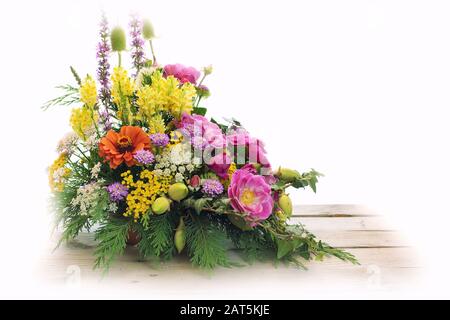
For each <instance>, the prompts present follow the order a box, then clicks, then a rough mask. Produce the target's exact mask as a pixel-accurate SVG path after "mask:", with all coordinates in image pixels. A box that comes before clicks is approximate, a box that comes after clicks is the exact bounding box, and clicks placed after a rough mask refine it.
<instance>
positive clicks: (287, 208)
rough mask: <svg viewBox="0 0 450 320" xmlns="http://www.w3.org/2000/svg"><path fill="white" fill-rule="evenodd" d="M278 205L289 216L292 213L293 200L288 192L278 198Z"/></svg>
mask: <svg viewBox="0 0 450 320" xmlns="http://www.w3.org/2000/svg"><path fill="white" fill-rule="evenodd" d="M278 205H279V206H280V209H281V210H283V213H284V214H285V215H286V216H287V217H290V216H291V215H292V200H291V198H289V196H288V195H287V194H283V195H281V197H280V198H279V199H278Z"/></svg>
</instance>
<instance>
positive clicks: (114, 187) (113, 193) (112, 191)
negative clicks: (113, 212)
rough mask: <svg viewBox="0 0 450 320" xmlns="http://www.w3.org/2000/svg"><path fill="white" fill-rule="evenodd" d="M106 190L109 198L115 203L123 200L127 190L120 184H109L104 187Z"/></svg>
mask: <svg viewBox="0 0 450 320" xmlns="http://www.w3.org/2000/svg"><path fill="white" fill-rule="evenodd" d="M106 190H107V191H108V193H109V198H110V199H111V200H112V201H115V202H117V201H122V200H124V199H125V198H126V196H127V195H128V188H127V187H126V186H124V185H123V184H121V183H120V182H114V183H113V184H110V185H109V186H107V187H106Z"/></svg>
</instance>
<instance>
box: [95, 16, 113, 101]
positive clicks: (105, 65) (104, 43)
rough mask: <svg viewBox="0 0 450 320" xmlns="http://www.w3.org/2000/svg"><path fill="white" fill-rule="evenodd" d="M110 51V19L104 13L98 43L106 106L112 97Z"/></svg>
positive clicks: (99, 74)
mask: <svg viewBox="0 0 450 320" xmlns="http://www.w3.org/2000/svg"><path fill="white" fill-rule="evenodd" d="M110 52H111V46H110V44H109V28H108V20H107V19H106V17H105V15H103V16H102V20H101V21H100V41H99V43H98V45H97V61H98V67H97V79H98V81H99V82H100V89H99V90H100V92H99V97H100V100H101V101H102V102H103V104H104V105H105V107H106V106H108V105H109V103H110V99H111V92H110V83H109V76H110V71H109V70H110V64H109V61H108V59H109V54H110Z"/></svg>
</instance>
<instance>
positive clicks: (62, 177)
mask: <svg viewBox="0 0 450 320" xmlns="http://www.w3.org/2000/svg"><path fill="white" fill-rule="evenodd" d="M66 178H67V169H66V168H64V167H62V168H59V169H57V170H56V171H55V172H53V181H54V182H55V183H64V182H65V181H66Z"/></svg>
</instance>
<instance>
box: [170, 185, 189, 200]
mask: <svg viewBox="0 0 450 320" xmlns="http://www.w3.org/2000/svg"><path fill="white" fill-rule="evenodd" d="M168 193H169V197H170V198H171V199H172V200H175V201H181V200H183V199H184V198H186V197H187V195H188V193H189V189H188V187H187V186H186V185H185V184H184V183H182V182H177V183H174V184H173V185H171V186H170V187H169V192H168Z"/></svg>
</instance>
